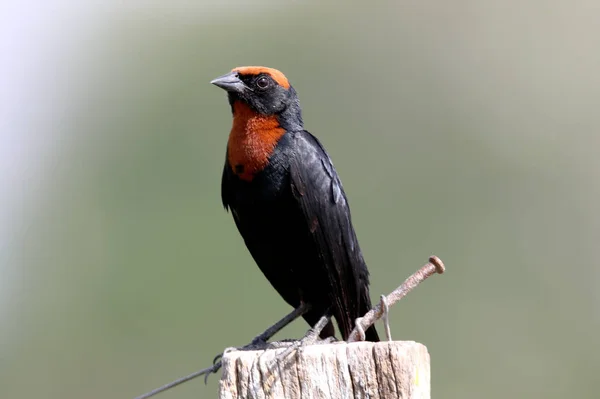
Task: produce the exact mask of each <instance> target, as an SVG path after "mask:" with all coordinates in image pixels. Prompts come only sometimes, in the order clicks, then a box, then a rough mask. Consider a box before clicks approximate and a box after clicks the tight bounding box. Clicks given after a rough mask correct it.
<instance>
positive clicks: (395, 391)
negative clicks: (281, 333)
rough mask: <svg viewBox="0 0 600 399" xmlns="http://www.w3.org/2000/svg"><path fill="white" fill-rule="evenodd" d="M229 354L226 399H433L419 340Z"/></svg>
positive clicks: (221, 389)
mask: <svg viewBox="0 0 600 399" xmlns="http://www.w3.org/2000/svg"><path fill="white" fill-rule="evenodd" d="M284 350H285V349H277V350H267V351H234V352H229V353H226V354H225V355H224V356H223V359H222V360H223V374H222V377H221V381H220V384H219V398H220V399H246V398H250V399H252V398H261V399H263V398H264V399H270V398H273V399H276V398H285V399H305V398H322V399H325V398H331V399H338V398H344V399H354V398H371V399H390V398H402V399H430V396H431V395H430V392H431V389H430V369H429V353H428V352H427V348H426V347H425V346H424V345H422V344H420V343H417V342H413V341H393V342H377V343H373V342H353V343H345V342H336V343H333V344H320V345H311V346H307V347H305V348H303V349H301V350H299V351H296V352H295V353H292V354H290V355H289V356H288V358H287V359H286V360H277V359H276V356H277V355H278V354H280V353H282V352H283V351H284Z"/></svg>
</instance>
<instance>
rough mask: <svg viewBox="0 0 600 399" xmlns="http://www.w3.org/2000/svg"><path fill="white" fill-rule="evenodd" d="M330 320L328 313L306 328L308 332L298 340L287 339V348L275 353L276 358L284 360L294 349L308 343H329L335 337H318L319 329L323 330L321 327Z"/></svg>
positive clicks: (298, 348)
mask: <svg viewBox="0 0 600 399" xmlns="http://www.w3.org/2000/svg"><path fill="white" fill-rule="evenodd" d="M330 321H331V316H328V315H327V316H323V317H321V319H320V320H319V321H318V322H317V324H315V325H314V327H313V328H311V329H310V330H308V332H307V333H306V334H305V335H304V337H302V338H301V339H299V340H291V341H287V342H286V344H287V345H289V346H288V348H287V349H286V350H285V351H283V352H282V353H281V354H279V355H277V360H285V359H286V358H287V357H288V356H289V355H290V354H291V353H292V352H294V351H296V350H301V349H302V348H304V347H306V346H309V345H315V344H320V343H330V342H333V341H335V337H328V338H325V339H320V338H319V335H320V334H321V331H323V329H324V328H325V327H326V326H327V324H329V322H330Z"/></svg>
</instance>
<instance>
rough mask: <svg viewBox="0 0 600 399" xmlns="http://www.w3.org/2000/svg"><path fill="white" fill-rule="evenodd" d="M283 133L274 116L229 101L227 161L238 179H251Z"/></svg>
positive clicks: (267, 158) (264, 162)
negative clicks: (231, 110) (230, 116)
mask: <svg viewBox="0 0 600 399" xmlns="http://www.w3.org/2000/svg"><path fill="white" fill-rule="evenodd" d="M284 134H285V129H283V128H282V127H281V126H279V122H278V121H277V117H276V116H275V115H261V114H259V113H257V112H256V111H254V110H252V109H251V108H250V106H248V105H247V104H246V103H244V102H241V101H236V102H235V103H234V104H233V126H232V128H231V132H230V133H229V142H228V143H227V161H228V162H229V166H230V167H231V169H232V170H233V173H235V174H236V175H237V176H238V177H239V178H240V179H242V180H246V181H251V180H252V179H253V178H254V176H255V175H256V174H257V173H258V172H260V171H261V170H263V169H264V168H265V167H266V166H267V164H268V163H269V157H270V156H271V154H272V153H273V150H275V146H276V145H277V142H278V141H279V139H280V138H281V136H283V135H284Z"/></svg>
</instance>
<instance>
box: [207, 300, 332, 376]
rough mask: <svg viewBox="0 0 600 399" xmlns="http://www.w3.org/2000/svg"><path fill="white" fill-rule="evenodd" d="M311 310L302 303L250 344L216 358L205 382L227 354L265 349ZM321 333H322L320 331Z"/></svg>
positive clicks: (231, 349) (307, 304) (306, 304)
mask: <svg viewBox="0 0 600 399" xmlns="http://www.w3.org/2000/svg"><path fill="white" fill-rule="evenodd" d="M309 310H310V304H309V303H305V302H301V303H300V305H299V306H298V307H297V308H296V309H294V310H292V311H291V312H290V313H288V314H287V315H285V316H284V317H283V318H282V319H281V320H279V321H278V322H277V323H275V324H273V325H272V326H271V327H269V328H267V329H266V330H265V331H264V332H262V333H261V334H259V335H257V336H256V337H254V339H253V340H252V341H251V342H250V343H249V344H247V345H244V346H240V347H238V348H229V349H227V350H226V351H225V352H223V353H221V354H219V355H217V356H215V358H214V359H213V366H212V369H211V371H210V373H208V374H206V375H205V377H204V379H205V382H206V379H207V378H208V375H209V374H211V373H216V372H217V371H219V369H220V368H221V358H222V357H223V354H225V353H226V352H230V351H233V350H260V349H265V348H266V347H267V345H268V344H267V341H268V340H269V339H271V338H272V337H273V336H274V335H275V334H277V333H278V332H279V331H281V330H282V329H283V328H284V327H285V326H287V325H288V324H290V323H291V322H293V321H294V320H296V319H297V318H298V317H300V316H302V315H303V314H305V313H306V312H308V311H309ZM325 325H327V323H325ZM325 325H324V326H323V327H321V330H322V329H323V328H325ZM319 333H320V331H319ZM319 333H317V336H318V335H319Z"/></svg>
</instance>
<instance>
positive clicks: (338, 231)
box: [290, 132, 370, 336]
mask: <svg viewBox="0 0 600 399" xmlns="http://www.w3.org/2000/svg"><path fill="white" fill-rule="evenodd" d="M295 140H296V145H295V146H294V148H295V154H294V155H293V156H292V159H291V162H290V177H291V182H290V184H291V185H292V187H291V188H292V193H293V195H294V198H295V199H296V201H297V202H298V204H299V207H300V209H301V210H302V212H303V214H304V217H305V220H306V223H307V226H308V228H309V231H310V232H311V235H312V237H313V239H314V241H315V244H316V247H317V249H318V251H319V257H320V258H321V259H322V261H323V263H324V264H325V267H326V269H327V274H328V280H329V285H330V288H331V292H332V294H333V300H334V301H335V302H334V307H336V308H337V309H338V310H339V311H341V310H343V309H346V313H347V314H346V315H344V314H340V315H337V317H336V319H338V324H340V329H341V330H342V331H341V332H342V335H343V336H347V334H349V333H350V331H351V330H352V327H353V325H354V318H356V317H358V316H359V311H361V309H360V308H362V307H363V306H361V301H364V298H363V296H364V295H363V293H365V292H366V293H367V297H368V288H367V287H368V275H369V273H368V271H367V267H366V265H365V262H364V259H363V256H362V253H361V250H360V247H359V245H358V241H357V238H356V234H355V232H354V228H353V227H352V221H351V217H350V208H349V206H348V201H347V199H346V194H345V193H344V190H343V188H342V184H341V182H340V179H339V177H338V175H337V172H336V171H335V168H334V167H333V164H332V162H331V159H330V158H329V155H327V152H326V151H325V149H324V148H323V146H322V145H321V143H320V142H319V141H318V140H317V138H316V137H314V136H313V135H311V134H310V133H308V132H298V133H297V134H296V135H295ZM365 290H366V291H365ZM367 301H368V299H367ZM363 305H366V304H363ZM369 305H370V303H369ZM332 311H333V312H334V313H335V309H332ZM344 330H345V331H344Z"/></svg>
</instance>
